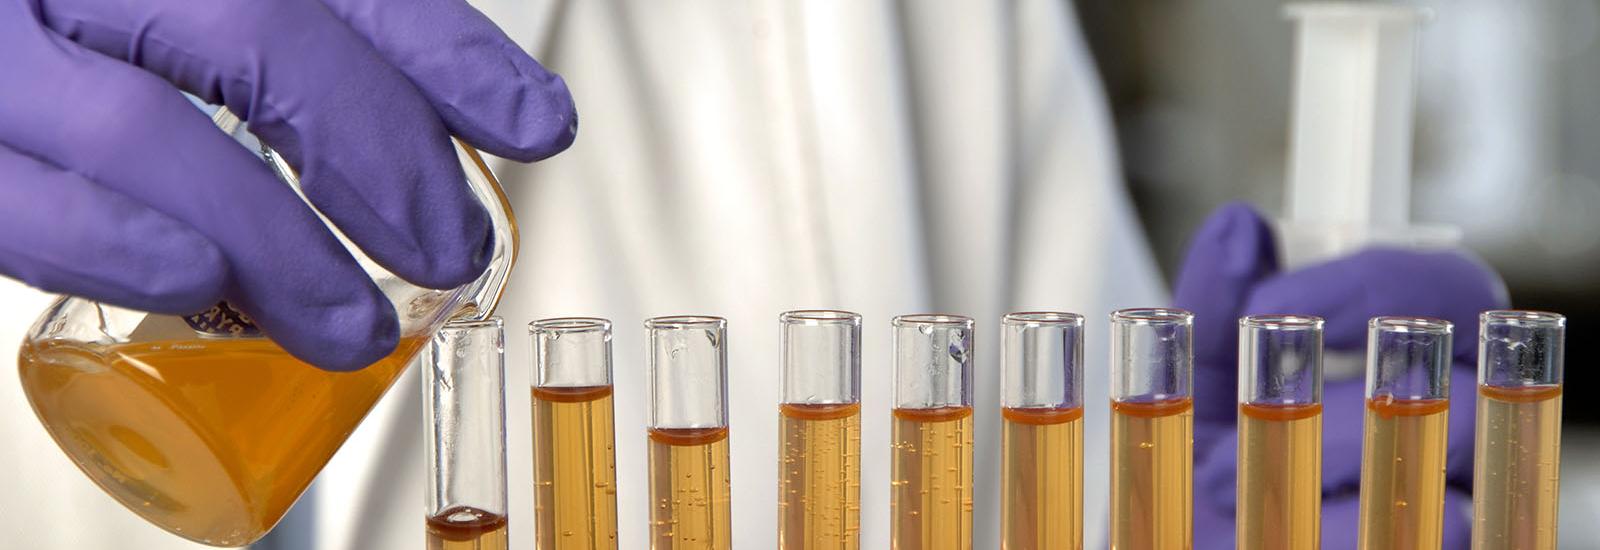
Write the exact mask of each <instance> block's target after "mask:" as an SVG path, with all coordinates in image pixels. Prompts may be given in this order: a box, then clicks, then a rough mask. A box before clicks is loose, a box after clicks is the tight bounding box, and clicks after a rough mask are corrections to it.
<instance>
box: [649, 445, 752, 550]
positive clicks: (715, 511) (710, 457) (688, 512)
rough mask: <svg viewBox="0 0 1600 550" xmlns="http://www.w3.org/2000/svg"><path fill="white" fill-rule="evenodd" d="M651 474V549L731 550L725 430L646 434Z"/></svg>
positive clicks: (730, 482) (730, 496) (730, 484)
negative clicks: (648, 441) (648, 436)
mask: <svg viewBox="0 0 1600 550" xmlns="http://www.w3.org/2000/svg"><path fill="white" fill-rule="evenodd" d="M650 472H651V474H650V543H651V547H652V548H655V549H657V550H663V549H668V548H671V549H675V550H691V549H693V550H698V549H708V550H709V549H729V548H732V547H733V523H732V521H731V515H732V513H733V511H732V505H733V480H732V479H731V478H730V476H729V472H728V429H727V428H708V429H697V428H682V429H652V430H650Z"/></svg>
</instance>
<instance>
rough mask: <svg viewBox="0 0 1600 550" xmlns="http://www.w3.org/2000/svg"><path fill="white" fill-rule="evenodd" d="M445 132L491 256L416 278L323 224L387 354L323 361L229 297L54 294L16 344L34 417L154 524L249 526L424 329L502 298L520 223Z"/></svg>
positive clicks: (183, 529)
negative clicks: (384, 302)
mask: <svg viewBox="0 0 1600 550" xmlns="http://www.w3.org/2000/svg"><path fill="white" fill-rule="evenodd" d="M206 109H207V110H208V111H211V110H214V113H213V114H212V120H213V122H215V123H216V124H217V126H218V127H219V128H221V129H222V130H223V131H224V132H226V133H228V134H230V135H232V136H233V137H234V138H235V139H236V140H238V141H239V142H240V143H241V144H243V145H244V146H245V147H247V148H251V149H252V150H255V151H258V154H259V156H260V157H261V158H262V160H263V161H264V162H266V163H267V164H268V165H269V166H270V167H271V168H272V169H273V170H274V171H275V172H276V173H277V175H278V176H279V178H280V179H282V180H283V181H284V182H285V183H287V184H289V185H290V186H291V187H293V188H294V189H295V191H296V192H297V193H298V192H299V189H300V188H299V181H298V178H297V177H296V175H295V173H294V171H293V170H292V169H291V168H290V167H289V165H288V164H287V163H286V162H285V161H284V160H283V159H282V157H280V156H278V155H277V154H275V153H274V152H273V151H272V150H271V149H269V148H267V147H265V146H262V145H261V144H259V143H258V142H257V141H256V140H255V138H254V137H253V136H251V135H250V134H249V133H248V132H246V131H245V129H244V125H243V124H241V121H240V120H239V119H238V118H237V117H236V116H234V115H233V114H232V113H230V112H228V111H227V110H226V109H220V108H216V107H209V108H206ZM455 147H456V153H457V156H458V158H459V159H460V161H461V165H462V168H463V172H464V174H465V177H466V180H467V184H468V185H469V186H470V187H471V189H472V192H473V194H474V195H475V196H476V197H477V198H478V200H479V201H480V202H482V203H483V205H484V207H485V208H486V209H487V210H488V211H489V214H490V216H491V218H492V221H493V224H494V254H493V258H492V260H491V261H490V265H489V268H488V269H487V270H486V271H485V272H484V274H483V275H482V276H480V277H479V278H478V279H477V280H476V281H474V282H472V283H468V284H467V285H464V286H462V287H459V288H455V289H450V290H433V289H427V288H422V287H418V286H416V285H412V284H410V283H408V282H406V281H404V280H402V279H400V278H399V277H397V276H395V275H394V274H392V273H390V272H388V271H387V270H385V269H383V268H382V267H380V266H378V265H377V264H376V263H375V262H373V261H372V260H371V259H369V258H367V257H366V256H365V255H364V254H362V253H361V252H360V251H359V249H357V248H356V247H355V246H354V245H353V244H351V243H350V242H349V241H348V240H346V239H345V238H344V236H343V235H339V233H338V231H337V230H334V233H335V234H336V235H339V238H340V240H341V242H343V244H344V245H345V247H346V248H348V249H349V250H350V252H351V253H352V255H354V256H355V257H356V259H357V260H358V261H359V262H360V264H361V266H362V267H363V268H364V269H365V270H366V271H367V274H368V275H369V276H371V277H372V279H373V281H374V282H375V283H376V284H377V285H378V287H379V288H381V289H382V290H383V293H384V295H385V296H387V297H388V299H389V301H390V303H392V304H394V305H395V309H396V312H397V316H398V319H399V324H400V342H399V346H398V347H397V349H396V350H395V351H394V352H393V353H392V354H390V355H389V356H387V357H385V358H384V359H382V360H379V361H378V362H377V363H374V364H372V365H369V366H367V367H366V368H365V369H362V370H359V371H354V372H329V371H324V370H321V369H318V368H316V367H314V366H311V365H309V364H306V363H304V362H301V361H299V360H297V359H295V358H294V357H292V356H290V355H289V353H288V352H286V351H284V350H283V349H282V348H280V347H278V346H277V344H275V343H273V342H272V341H271V340H269V339H267V338H266V337H265V336H263V335H261V334H260V331H258V330H256V329H255V327H254V326H253V325H252V324H251V323H250V320H249V317H247V316H245V315H243V314H242V313H240V312H238V311H237V310H235V309H233V308H232V307H230V306H229V305H228V304H227V303H219V304H217V305H216V306H214V307H213V308H211V310H209V311H206V312H202V313H199V314H196V315H190V316H187V317H177V316H168V315H157V314H151V313H145V312H141V311H134V310H129V309H124V308H119V307H115V306H110V305H107V304H102V303H97V302H94V301H91V300H86V299H83V298H77V297H71V296H66V297H62V298H61V299H59V300H57V301H56V302H55V303H54V304H53V305H51V306H50V308H49V309H47V310H45V312H44V314H43V315H42V316H41V317H40V318H39V320H38V321H37V322H35V323H34V325H33V328H32V329H31V330H30V331H29V333H28V335H27V339H26V341H24V342H23V344H22V346H21V348H20V352H19V354H18V372H19V375H20V378H21V383H22V388H23V391H24V392H25V393H26V395H27V396H28V400H29V402H30V403H31V404H32V406H33V409H34V412H35V413H36V414H37V415H38V416H39V420H40V422H42V423H43V424H44V426H45V428H46V430H48V431H49V433H50V435H51V437H53V438H54V439H55V441H56V443H57V444H58V445H59V446H60V447H61V450H62V451H64V452H66V454H67V456H68V457H70V458H71V459H72V461H73V462H74V463H76V464H77V465H78V467H79V468H80V469H82V470H83V472H84V473H85V474H87V475H88V476H89V478H90V479H92V480H94V482H95V483H96V484H98V485H99V486H100V488H101V489H104V490H105V491H106V493H107V494H110V495H111V496H112V497H113V498H116V499H117V500H118V501H119V502H121V503H122V504H123V505H125V506H127V507H128V509H130V510H133V511H134V512H135V513H137V514H139V515H140V516H142V517H144V519H145V520H147V521H149V522H150V523H153V524H155V525H157V526H160V527H162V528H163V529H166V530H167V531H170V532H172V533H173V534H176V535H178V536H181V537H183V538H186V539H189V540H193V541H196V542H200V543H205V544H209V545H213V546H243V545H246V544H250V543H251V542H253V541H255V540H257V539H259V538H261V536H262V535H265V534H266V533H267V531H269V530H271V529H272V527H273V525H275V524H277V522H278V520H279V519H281V518H282V517H283V515H284V513H285V512H287V511H288V510H289V507H290V506H291V505H293V504H294V502H295V500H296V499H298V498H299V497H300V494H301V493H303V492H304V491H305V489H306V487H307V486H308V485H310V483H311V480H312V479H313V478H314V477H316V475H317V473H318V472H320V471H321V470H322V467H323V466H324V465H325V464H327V462H328V459H330V458H331V457H332V456H333V454H334V452H335V451H337V450H338V449H339V447H340V446H341V445H343V444H344V441H345V439H346V438H347V437H349V435H350V433H351V432H352V431H354V430H355V428H356V426H357V425H358V424H359V423H360V422H361V420H362V418H364V417H365V416H366V415H367V413H368V412H369V411H371V409H372V407H373V406H374V405H376V404H377V402H378V399H379V398H380V397H382V396H383V394H384V392H385V391H387V390H388V388H389V387H390V386H391V385H392V384H393V383H394V381H395V380H396V379H398V378H399V376H400V374H401V373H403V372H404V371H405V366H406V365H407V364H409V363H410V361H411V359H412V357H413V356H414V355H416V354H417V353H418V351H419V350H420V349H421V348H422V347H423V345H424V344H425V343H427V342H428V340H429V338H430V337H431V336H432V335H433V333H434V332H435V331H437V330H438V329H439V327H441V326H442V325H443V324H444V323H445V322H446V321H448V320H451V319H469V320H473V319H475V320H482V319H485V318H487V317H488V316H489V315H490V314H491V313H492V311H493V310H494V306H495V304H496V302H497V301H498V300H499V298H500V294H501V291H502V290H503V288H504V286H505V281H506V276H507V274H508V273H509V272H510V269H511V265H512V263H513V261H514V260H515V257H516V248H517V231H516V222H515V219H514V218H513V217H512V215H511V211H510V208H509V205H508V203H507V202H506V198H505V195H504V194H503V192H502V191H501V189H500V187H499V183H498V182H497V181H495V178H494V175H493V174H491V173H490V172H489V169H488V167H487V166H486V165H485V164H484V163H483V160H482V159H481V158H480V157H479V156H478V154H477V152H476V151H474V150H472V149H471V148H469V147H466V146H465V145H463V144H461V143H460V142H456V143H455ZM324 223H327V221H326V220H324ZM331 227H332V226H331V225H330V228H331Z"/></svg>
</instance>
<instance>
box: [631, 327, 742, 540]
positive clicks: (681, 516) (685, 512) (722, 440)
mask: <svg viewBox="0 0 1600 550" xmlns="http://www.w3.org/2000/svg"><path fill="white" fill-rule="evenodd" d="M644 326H645V330H646V332H648V333H649V341H650V344H649V345H650V347H649V349H648V352H649V365H650V372H649V375H648V378H649V381H650V547H651V548H653V549H655V550H669V549H676V550H685V549H691V548H692V549H696V550H699V549H708V550H727V549H729V548H732V546H733V522H732V518H731V513H732V510H731V504H732V502H731V501H732V492H733V486H732V479H731V478H730V476H729V472H728V406H727V404H728V352H727V341H726V336H727V327H728V322H727V321H726V320H724V319H722V318H720V317H698V316H676V317H656V318H654V319H650V320H648V321H645V323H644Z"/></svg>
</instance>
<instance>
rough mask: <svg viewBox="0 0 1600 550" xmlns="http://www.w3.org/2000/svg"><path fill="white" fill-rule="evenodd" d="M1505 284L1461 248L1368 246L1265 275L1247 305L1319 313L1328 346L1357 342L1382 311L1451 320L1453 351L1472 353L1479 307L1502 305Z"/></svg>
mask: <svg viewBox="0 0 1600 550" xmlns="http://www.w3.org/2000/svg"><path fill="white" fill-rule="evenodd" d="M1506 304H1507V299H1506V291H1505V284H1504V283H1502V282H1501V281H1500V278H1499V276H1498V275H1496V274H1495V273H1494V272H1493V271H1491V270H1490V269H1489V268H1487V267H1485V266H1484V264H1483V263H1482V262H1481V261H1479V260H1477V259H1476V258H1474V257H1472V256H1471V255H1469V254H1467V253H1465V252H1460V251H1445V252H1417V251H1409V250H1395V249H1369V250H1366V251H1363V252H1358V253H1356V254H1353V255H1350V256H1347V257H1344V258H1340V259H1337V260H1333V261H1330V262H1327V263H1323V264H1319V265H1314V266H1311V267H1307V268H1305V269H1300V270H1297V271H1294V272H1291V273H1284V274H1282V275H1278V276H1275V277H1272V278H1270V279H1268V280H1266V281H1263V282H1262V283H1261V285H1260V286H1259V287H1257V288H1256V290H1255V292H1254V293H1252V294H1251V296H1250V301H1249V304H1248V305H1246V306H1245V312H1246V313H1303V314H1308V315H1319V316H1322V317H1323V318H1324V319H1325V320H1326V321H1327V324H1326V325H1324V329H1325V331H1326V332H1325V333H1324V335H1323V344H1324V345H1325V346H1327V347H1328V349H1342V350H1356V349H1362V348H1364V347H1365V346H1366V342H1367V321H1368V320H1370V319H1371V318H1373V317H1377V316H1380V315H1415V316H1425V317H1438V318H1441V319H1444V320H1447V321H1450V322H1452V323H1455V341H1454V346H1455V350H1454V352H1455V356H1456V358H1457V360H1467V361H1471V360H1472V358H1473V357H1474V356H1475V354H1476V347H1477V342H1478V320H1477V319H1478V313H1480V312H1482V311H1484V310H1489V309H1499V308H1503V307H1505V306H1506Z"/></svg>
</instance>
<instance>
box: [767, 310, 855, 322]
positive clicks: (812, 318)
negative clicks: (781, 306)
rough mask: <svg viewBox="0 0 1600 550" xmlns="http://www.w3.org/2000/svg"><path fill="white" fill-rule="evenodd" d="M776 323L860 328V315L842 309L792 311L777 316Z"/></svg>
mask: <svg viewBox="0 0 1600 550" xmlns="http://www.w3.org/2000/svg"><path fill="white" fill-rule="evenodd" d="M778 321H779V322H782V323H787V324H791V325H828V326H832V325H854V326H861V314H860V313H856V312H853V311H845V310H842V309H792V310H789V311H785V312H783V313H780V314H778Z"/></svg>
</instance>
